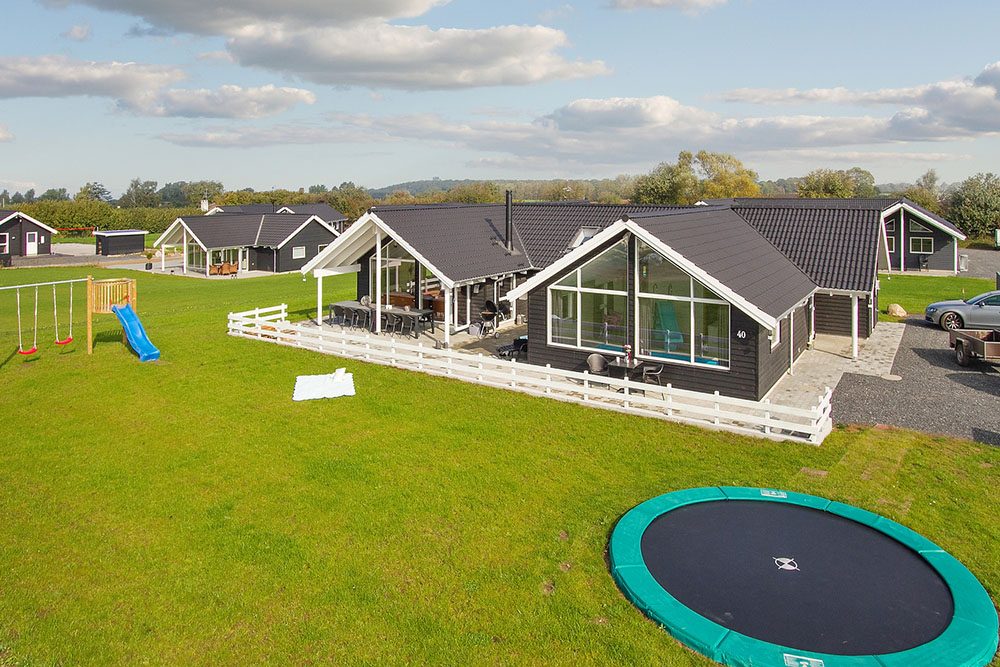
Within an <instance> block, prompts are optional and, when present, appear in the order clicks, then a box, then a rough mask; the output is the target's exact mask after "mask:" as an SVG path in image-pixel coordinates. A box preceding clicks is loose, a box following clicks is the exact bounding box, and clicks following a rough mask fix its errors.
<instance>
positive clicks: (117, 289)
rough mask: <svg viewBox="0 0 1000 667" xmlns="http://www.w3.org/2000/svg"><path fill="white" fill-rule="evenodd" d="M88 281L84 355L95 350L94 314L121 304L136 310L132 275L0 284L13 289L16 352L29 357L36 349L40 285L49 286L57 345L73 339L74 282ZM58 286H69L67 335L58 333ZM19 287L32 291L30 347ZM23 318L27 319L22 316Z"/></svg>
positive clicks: (105, 311)
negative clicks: (61, 335)
mask: <svg viewBox="0 0 1000 667" xmlns="http://www.w3.org/2000/svg"><path fill="white" fill-rule="evenodd" d="M74 283H87V354H93V352H94V326H93V316H94V315H95V314H106V313H113V312H114V311H113V310H112V306H119V307H123V306H125V305H126V304H132V308H133V310H134V309H135V302H136V286H135V280H134V279H131V278H112V279H108V280H94V279H93V278H92V277H91V276H87V277H86V278H77V279H75V280H55V281H52V282H45V283H32V284H30V285H11V286H10V287H0V291H5V290H14V292H15V294H16V301H17V353H18V354H20V355H24V356H30V355H32V354H35V353H36V352H38V290H39V289H40V288H42V287H49V286H51V287H52V324H53V327H54V328H55V340H54V341H53V342H54V343H55V344H56V345H68V344H69V343H72V342H73V284H74ZM58 285H69V289H68V297H69V313H68V316H69V327H68V328H69V330H68V332H67V334H66V337H65V338H63V337H60V335H59V301H58V290H57V286H58ZM21 290H25V291H26V292H28V293H29V294H30V293H31V292H30V291H31V290H34V296H35V303H34V311H33V319H32V337H31V347H30V348H26V347H25V344H24V339H25V338H26V337H25V336H24V335H23V333H24V325H23V322H22V318H21ZM24 319H27V317H25V318H24ZM122 341H123V342H127V339H126V335H125V331H124V330H122Z"/></svg>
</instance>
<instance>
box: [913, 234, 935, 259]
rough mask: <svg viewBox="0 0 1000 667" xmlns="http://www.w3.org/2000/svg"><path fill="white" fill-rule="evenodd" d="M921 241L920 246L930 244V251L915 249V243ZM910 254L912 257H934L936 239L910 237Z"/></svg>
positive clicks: (931, 237) (930, 237)
mask: <svg viewBox="0 0 1000 667" xmlns="http://www.w3.org/2000/svg"><path fill="white" fill-rule="evenodd" d="M914 241H919V242H920V245H921V246H923V244H924V242H925V241H926V242H927V243H929V244H930V250H924V249H922V247H921V249H914V248H913V242H914ZM910 254H911V255H933V254H934V237H933V236H911V237H910Z"/></svg>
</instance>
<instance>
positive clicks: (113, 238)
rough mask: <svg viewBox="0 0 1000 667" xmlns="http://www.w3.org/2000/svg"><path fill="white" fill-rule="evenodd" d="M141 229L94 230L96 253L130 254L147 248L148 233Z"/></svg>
mask: <svg viewBox="0 0 1000 667" xmlns="http://www.w3.org/2000/svg"><path fill="white" fill-rule="evenodd" d="M148 233H149V232H146V231H142V230H140V229H115V230H109V231H106V232H94V240H95V241H96V243H95V244H94V247H95V253H96V254H98V255H105V256H107V255H130V254H133V253H137V252H142V251H143V250H145V249H146V234H148Z"/></svg>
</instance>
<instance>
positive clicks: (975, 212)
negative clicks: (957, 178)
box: [948, 173, 1000, 238]
mask: <svg viewBox="0 0 1000 667" xmlns="http://www.w3.org/2000/svg"><path fill="white" fill-rule="evenodd" d="M948 203H949V212H948V215H949V219H950V220H951V221H952V222H953V223H955V224H956V225H957V226H958V228H959V229H961V230H962V231H963V232H965V234H966V235H968V236H970V237H974V238H975V237H979V238H981V237H984V236H989V235H991V234H992V233H993V230H995V229H997V228H1000V177H997V176H996V175H995V174H992V173H989V174H976V175H975V176H972V177H971V178H967V179H965V180H964V181H962V184H961V185H959V186H958V187H957V188H956V189H955V190H954V192H952V193H951V196H950V198H949V202H948Z"/></svg>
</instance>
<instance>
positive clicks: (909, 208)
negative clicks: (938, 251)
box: [882, 202, 965, 241]
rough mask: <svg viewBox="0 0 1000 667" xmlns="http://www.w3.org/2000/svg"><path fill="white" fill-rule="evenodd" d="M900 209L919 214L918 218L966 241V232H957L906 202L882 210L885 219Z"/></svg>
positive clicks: (901, 222)
mask: <svg viewBox="0 0 1000 667" xmlns="http://www.w3.org/2000/svg"><path fill="white" fill-rule="evenodd" d="M900 209H904V210H906V211H907V212H909V213H911V214H913V215H915V216H917V217H918V218H920V219H921V220H923V221H924V222H926V223H927V224H928V225H932V226H934V227H937V228H938V229H940V230H941V231H942V232H944V233H945V234H948V235H950V236H954V237H955V238H957V239H958V240H959V241H964V240H965V234H963V233H962V232H955V231H954V230H952V229H948V228H947V227H945V226H944V225H942V224H941V223H940V222H938V221H937V220H933V219H932V218H929V217H928V216H926V215H924V214H923V213H921V212H920V211H918V210H917V209H915V208H913V207H912V206H910V205H909V204H907V203H906V202H899V203H898V204H896V205H895V206H890V207H889V208H887V209H885V210H884V211H882V217H883V219H885V216H887V215H892V214H893V213H895V212H896V211H898V210H900ZM899 224H900V225H902V224H903V219H902V217H900V220H899Z"/></svg>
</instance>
